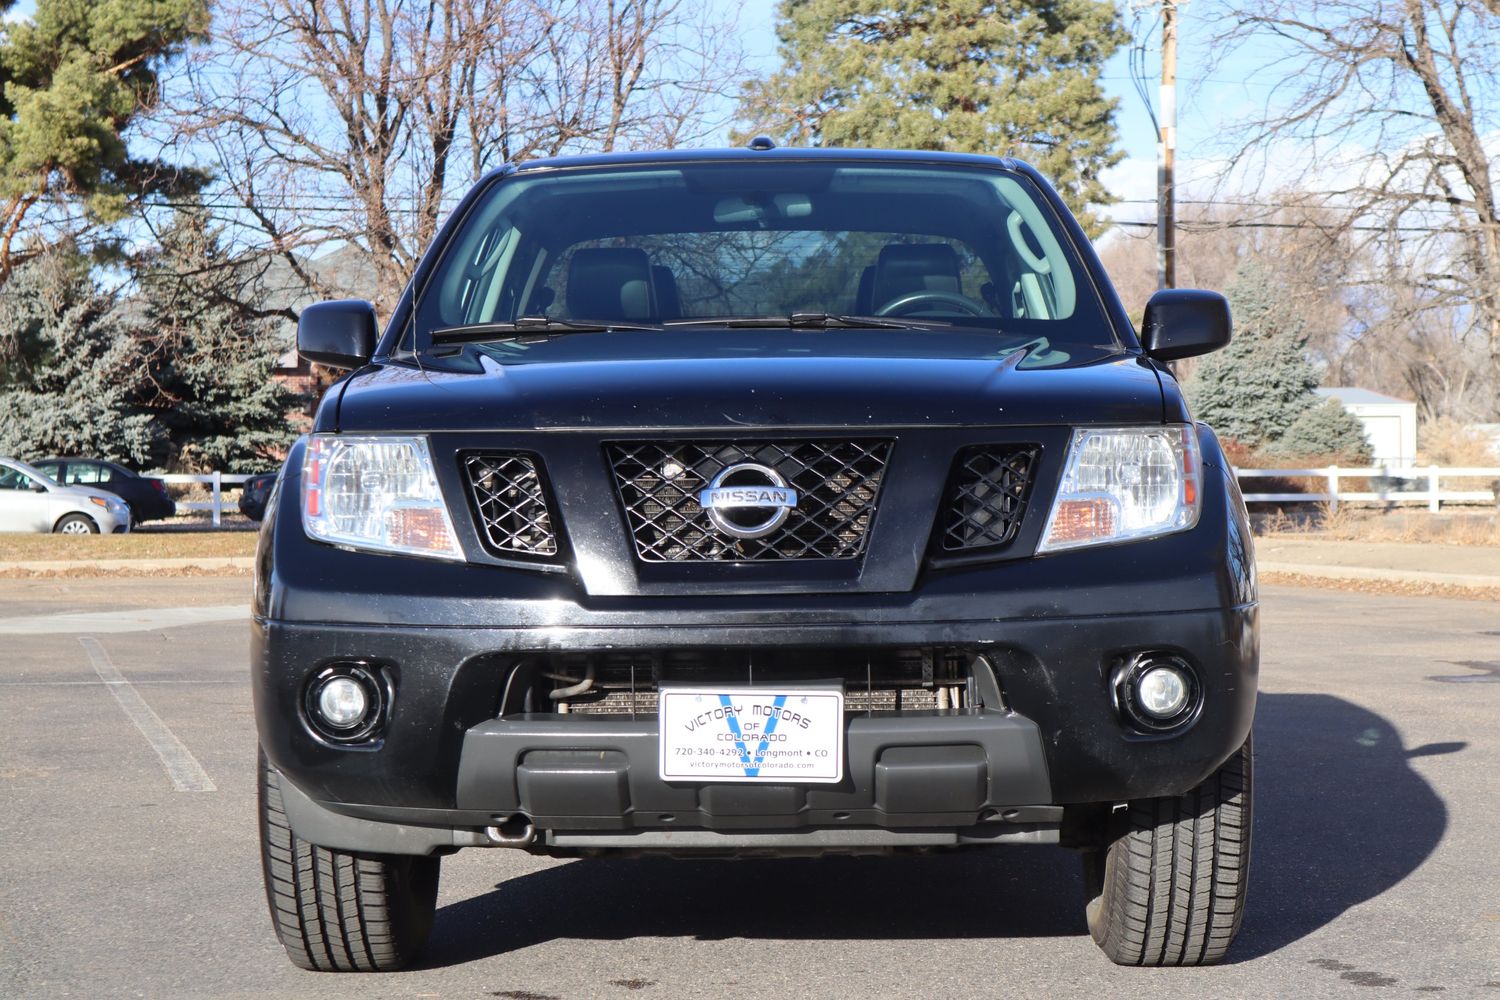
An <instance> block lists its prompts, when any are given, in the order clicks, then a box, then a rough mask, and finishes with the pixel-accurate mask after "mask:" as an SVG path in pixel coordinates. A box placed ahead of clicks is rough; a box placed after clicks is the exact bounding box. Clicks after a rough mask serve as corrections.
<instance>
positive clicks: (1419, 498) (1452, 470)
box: [1234, 465, 1500, 511]
mask: <svg viewBox="0 0 1500 1000" xmlns="http://www.w3.org/2000/svg"><path fill="white" fill-rule="evenodd" d="M1234 474H1235V475H1236V476H1237V477H1238V478H1239V479H1240V489H1241V490H1243V491H1244V494H1245V502H1246V503H1275V502H1278V501H1281V502H1296V501H1302V502H1306V503H1320V502H1322V503H1329V504H1332V505H1333V506H1334V507H1335V508H1336V507H1338V505H1339V504H1340V503H1343V502H1351V503H1425V504H1426V505H1427V509H1428V510H1431V511H1436V510H1438V509H1439V508H1440V507H1441V506H1442V504H1444V503H1445V502H1446V503H1491V504H1493V503H1500V496H1497V495H1496V491H1497V489H1500V485H1497V484H1500V468H1461V467H1452V466H1442V467H1440V466H1436V465H1429V466H1426V467H1412V468H1405V469H1387V468H1383V467H1361V468H1342V467H1340V466H1337V465H1331V466H1329V467H1327V468H1325V469H1235V470H1234ZM1247 479H1248V480H1255V479H1321V480H1323V481H1324V482H1325V483H1326V489H1325V491H1324V492H1322V493H1254V492H1251V490H1252V488H1253V486H1252V483H1247V482H1245V480H1247ZM1341 479H1373V480H1375V483H1374V484H1373V485H1375V486H1377V487H1380V488H1378V489H1375V490H1351V491H1345V490H1341V489H1339V480H1341ZM1445 479H1480V480H1487V481H1488V483H1489V487H1488V488H1487V489H1481V490H1473V489H1470V490H1445V489H1443V488H1442V483H1443V480H1445ZM1408 483H1416V484H1420V486H1421V488H1417V489H1413V488H1409V487H1406V484H1408ZM1403 487H1406V488H1403Z"/></svg>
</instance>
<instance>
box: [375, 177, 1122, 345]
mask: <svg viewBox="0 0 1500 1000" xmlns="http://www.w3.org/2000/svg"><path fill="white" fill-rule="evenodd" d="M873 319H879V320H882V321H883V322H880V323H875V322H861V320H873ZM776 327H781V328H783V329H787V328H797V329H806V328H813V329H832V328H835V327H837V328H840V329H843V330H846V331H847V330H848V329H850V328H862V329H861V330H860V336H861V338H863V340H864V342H865V343H866V344H867V346H869V347H871V348H874V349H880V350H892V351H898V352H902V353H916V354H920V355H924V356H930V355H936V356H960V357H967V356H974V355H976V354H977V355H979V356H988V355H995V356H1003V355H1005V354H1007V353H1010V352H1013V351H1015V350H1019V349H1022V348H1024V349H1026V350H1027V352H1028V354H1029V355H1030V359H1031V360H1033V361H1040V362H1041V363H1044V364H1060V363H1064V362H1066V361H1068V360H1070V359H1075V360H1076V359H1078V358H1080V356H1089V357H1097V356H1098V354H1099V353H1100V351H1114V350H1117V349H1118V348H1117V343H1116V341H1115V338H1114V335H1113V333H1112V330H1111V327H1110V325H1109V323H1108V322H1107V321H1106V320H1105V318H1104V313H1103V309H1102V307H1101V306H1100V303H1099V301H1098V299H1097V296H1096V295H1095V292H1094V290H1093V287H1092V285H1091V284H1090V281H1089V278H1088V276H1087V273H1086V272H1085V271H1084V269H1083V266H1082V264H1081V262H1080V261H1079V260H1078V257H1077V255H1076V253H1075V252H1074V250H1073V248H1072V246H1071V245H1070V242H1069V240H1068V238H1067V236H1066V235H1065V233H1064V231H1063V230H1062V228H1061V227H1060V226H1059V225H1058V220H1057V219H1056V218H1055V216H1054V215H1053V212H1052V210H1051V208H1050V207H1049V206H1048V205H1047V203H1046V202H1045V201H1044V200H1043V199H1042V198H1041V197H1040V196H1039V194H1038V192H1037V191H1036V190H1035V188H1034V187H1033V185H1032V183H1031V182H1030V180H1029V179H1027V178H1026V177H1025V176H1024V175H1023V174H1019V173H1015V172H1012V171H1007V170H1002V169H998V168H997V169H984V168H973V167H956V166H943V165H931V166H929V165H920V166H918V165H912V164H890V165H882V164H878V163H869V162H861V163H849V162H843V163H815V162H805V161H804V162H798V161H786V160H774V161H773V160H767V161H763V162H758V163H700V164H680V165H679V164H673V165H670V166H662V165H648V166H635V167H611V168H591V169H569V170H557V171H547V172H537V173H535V174H527V173H524V172H523V173H521V174H519V175H515V176H512V177H509V178H506V179H505V180H503V181H501V182H499V183H497V184H495V185H493V186H492V187H491V188H490V190H489V191H488V192H487V193H486V194H485V195H484V197H483V198H482V199H481V200H480V201H479V202H478V203H477V204H476V205H475V206H474V207H473V208H472V209H471V211H470V212H469V214H468V217H467V219H466V220H465V222H464V224H463V225H462V226H461V228H460V229H459V230H458V231H457V233H456V235H455V236H454V238H453V239H452V240H451V241H450V243H449V244H448V246H447V248H446V249H445V250H444V252H443V255H442V258H441V260H440V262H439V264H438V266H437V268H436V270H435V271H434V273H433V275H432V277H431V279H430V280H429V281H428V282H427V283H426V285H425V287H424V288H423V291H422V297H421V301H420V303H419V307H418V312H417V317H416V323H415V328H414V330H404V331H403V333H402V336H403V338H407V337H409V336H410V335H411V334H412V333H414V334H415V337H416V341H415V343H416V345H417V347H418V348H419V349H426V348H428V347H429V346H431V345H432V344H433V343H434V342H438V343H443V342H452V341H455V340H461V341H464V342H465V348H464V349H465V350H468V349H474V350H478V351H481V352H483V353H486V354H488V355H489V356H490V357H492V358H493V359H494V360H497V361H499V362H501V363H527V362H537V361H563V360H579V359H587V358H595V359H597V358H600V357H615V356H619V357H632V358H641V357H652V356H667V355H677V354H681V353H682V352H683V351H684V349H685V348H684V345H689V344H696V345H698V348H697V349H698V350H708V351H712V350H715V349H716V345H715V344H714V343H713V338H705V337H704V336H703V334H704V333H705V332H707V331H709V330H712V329H719V330H725V331H728V330H737V331H739V334H738V335H737V336H736V337H734V338H726V340H725V341H724V343H723V344H722V345H719V346H722V347H725V348H726V349H727V344H728V341H729V340H730V339H732V340H733V343H734V345H735V347H734V349H735V350H736V351H739V352H743V351H744V349H745V344H746V343H747V341H748V342H749V343H751V344H760V345H764V347H765V350H766V351H777V350H780V349H781V348H780V347H778V346H777V345H784V344H785V343H786V342H787V338H786V337H785V336H784V335H777V334H776V333H775V332H774V328H776ZM688 332H691V333H693V334H694V336H662V333H668V334H672V333H688ZM434 334H436V336H434ZM565 334H566V335H567V336H564V335H565ZM565 339H566V340H568V341H570V343H568V344H567V345H566V346H564V345H563V344H562V343H561V342H562V341H563V340H565ZM830 339H835V338H830ZM836 339H838V340H840V341H845V342H847V337H846V336H841V337H838V338H836ZM410 345H411V341H410V340H406V346H408V347H409V346H410Z"/></svg>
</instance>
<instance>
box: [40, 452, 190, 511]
mask: <svg viewBox="0 0 1500 1000" xmlns="http://www.w3.org/2000/svg"><path fill="white" fill-rule="evenodd" d="M31 464H32V465H34V466H36V467H37V468H38V469H41V470H42V471H43V472H45V473H46V474H47V475H49V476H51V477H52V478H53V479H55V480H57V481H58V482H60V483H62V484H63V485H64V486H87V487H91V488H93V489H100V490H105V491H107V492H110V493H113V494H114V495H115V496H117V497H120V498H121V499H122V500H124V501H125V502H126V503H128V504H129V505H130V523H131V524H132V525H137V524H140V523H141V522H142V521H158V520H161V519H163V518H168V517H172V516H174V515H175V514H176V513H177V504H176V503H175V502H174V501H173V500H172V497H171V495H170V494H169V493H168V492H167V484H166V483H164V482H162V481H161V480H160V479H153V478H152V477H150V476H143V475H141V474H140V473H139V472H132V471H131V470H129V469H127V468H125V467H124V466H123V465H118V464H116V463H114V462H109V461H106V460H105V459H102V458H44V459H42V460H41V461H39V462H32V463H31Z"/></svg>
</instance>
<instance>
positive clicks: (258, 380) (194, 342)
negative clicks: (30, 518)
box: [132, 209, 302, 472]
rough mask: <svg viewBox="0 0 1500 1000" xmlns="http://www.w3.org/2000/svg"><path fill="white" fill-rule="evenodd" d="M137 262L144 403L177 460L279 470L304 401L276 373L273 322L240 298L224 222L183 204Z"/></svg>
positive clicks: (238, 271)
mask: <svg viewBox="0 0 1500 1000" xmlns="http://www.w3.org/2000/svg"><path fill="white" fill-rule="evenodd" d="M132 266H133V270H134V273H135V277H136V282H137V285H138V291H137V294H136V297H135V299H134V300H133V303H132V305H133V312H134V313H135V317H134V319H133V326H134V339H135V342H136V344H137V345H138V348H139V350H140V354H141V356H142V358H143V365H144V373H145V376H146V378H145V383H146V385H145V392H144V394H143V396H142V397H141V403H142V405H143V406H144V407H145V409H146V410H147V411H148V412H150V413H151V414H152V415H153V416H154V417H155V419H156V420H157V422H158V423H159V424H160V426H161V427H162V429H163V431H164V432H165V434H166V435H167V437H168V439H169V441H170V444H171V450H172V458H173V464H174V465H176V466H179V467H183V468H191V469H204V470H207V469H223V470H227V471H232V472H249V471H253V470H256V469H270V468H273V467H274V466H275V464H276V462H277V460H278V459H279V456H280V455H281V454H282V453H283V452H284V451H285V449H286V448H287V447H289V446H290V445H291V443H292V439H293V438H295V437H296V433H295V431H294V430H293V429H292V427H291V426H290V425H289V424H288V422H287V416H288V413H289V412H290V411H291V410H293V409H294V408H296V407H297V406H298V405H299V403H301V402H302V400H301V398H300V397H299V396H297V395H296V394H295V393H293V392H291V391H290V390H288V389H287V388H286V387H285V386H284V385H282V384H281V383H280V382H277V381H275V380H273V379H272V378H271V372H272V368H273V367H274V364H275V360H276V355H277V345H276V343H275V341H274V339H273V338H272V336H271V331H270V329H269V328H268V326H267V324H266V323H265V322H264V321H262V320H257V319H252V318H249V317H247V316H246V315H245V312H244V310H243V309H242V308H241V307H239V306H238V305H237V302H238V301H240V300H243V299H244V298H245V297H246V296H245V295H244V294H243V292H242V291H241V290H240V289H238V288H237V287H236V286H237V285H238V284H239V283H241V282H244V281H247V280H248V276H247V275H245V274H244V273H243V269H242V268H241V267H239V266H238V265H237V264H236V262H235V261H234V260H233V259H232V258H231V257H230V256H229V254H228V253H227V252H226V251H225V249H224V247H223V246H222V245H221V243H220V234H219V232H218V230H216V229H214V228H212V227H211V226H210V225H209V223H208V220H207V218H206V217H205V215H204V214H203V213H202V212H201V211H197V210H191V209H190V210H184V211H180V212H178V213H177V214H176V215H175V216H174V217H173V220H172V224H171V225H170V226H169V227H168V228H167V229H166V230H165V231H164V232H163V233H162V234H161V236H160V239H159V241H158V245H157V246H156V247H154V248H152V249H151V250H150V251H148V252H146V253H143V254H141V255H139V256H138V257H137V258H135V260H134V261H133V265H132Z"/></svg>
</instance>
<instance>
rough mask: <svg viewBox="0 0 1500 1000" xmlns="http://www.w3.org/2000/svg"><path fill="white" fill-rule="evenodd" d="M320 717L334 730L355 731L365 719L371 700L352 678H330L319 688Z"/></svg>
mask: <svg viewBox="0 0 1500 1000" xmlns="http://www.w3.org/2000/svg"><path fill="white" fill-rule="evenodd" d="M317 699H318V715H319V716H321V718H322V720H323V721H324V722H326V723H327V724H328V725H330V726H332V727H333V728H334V729H353V728H354V727H355V726H357V725H359V724H360V723H361V722H363V721H364V719H365V713H366V712H367V711H369V709H370V699H369V698H368V697H366V696H365V690H364V688H362V687H360V685H359V682H358V681H356V680H355V679H354V678H352V677H330V678H329V679H328V680H326V681H324V682H323V683H322V685H321V686H319V688H318V694H317Z"/></svg>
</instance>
